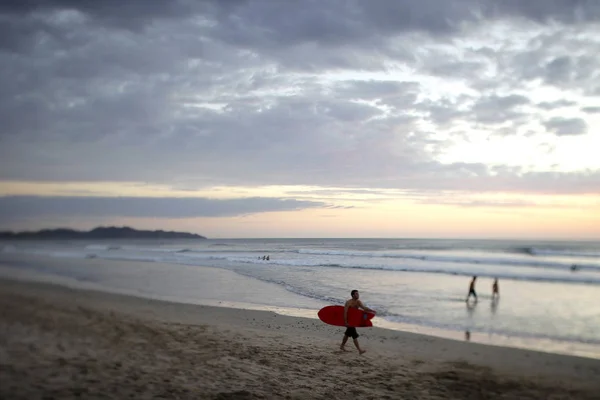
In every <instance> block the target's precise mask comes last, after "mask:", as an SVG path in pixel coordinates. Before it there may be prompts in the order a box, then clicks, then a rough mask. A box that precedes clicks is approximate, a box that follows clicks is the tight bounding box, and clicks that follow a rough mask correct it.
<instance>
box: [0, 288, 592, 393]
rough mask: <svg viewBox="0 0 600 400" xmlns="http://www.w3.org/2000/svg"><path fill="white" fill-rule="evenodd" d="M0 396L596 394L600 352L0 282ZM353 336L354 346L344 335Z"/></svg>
mask: <svg viewBox="0 0 600 400" xmlns="http://www.w3.org/2000/svg"><path fill="white" fill-rule="evenodd" d="M0 303H1V304H0V310H1V314H0V381H1V382H3V383H2V385H0V397H1V398H6V399H42V398H43V399H50V398H56V399H65V398H186V399H187V398H190V399H192V398H194V399H198V398H203V399H204V398H206V399H254V398H266V399H270V398H284V399H305V398H306V399H310V398H328V399H342V398H343V399H347V398H365V399H382V398H383V399H385V398H387V399H395V398H415V399H416V398H418V399H496V398H498V399H516V398H531V399H541V398H544V399H570V398H572V399H597V398H598V393H600V361H599V360H595V359H587V358H578V357H571V356H563V355H555V354H546V353H541V352H534V351H527V350H520V349H509V348H502V347H494V346H487V345H481V344H475V343H467V342H458V341H452V340H447V339H441V338H434V337H430V336H423V335H417V334H412V333H404V332H398V331H391V330H385V329H381V328H368V329H366V330H362V331H361V332H360V333H362V336H361V338H360V341H361V345H362V346H363V347H364V348H365V349H366V350H367V353H366V354H364V355H362V356H361V355H359V354H358V353H357V352H356V351H354V349H353V348H352V346H348V350H350V351H347V352H342V351H340V349H339V344H340V341H341V338H342V332H343V330H342V329H340V328H335V327H331V326H327V325H324V324H323V323H321V322H320V321H318V320H314V319H307V318H297V317H290V316H283V315H278V314H275V313H273V312H269V311H254V310H241V309H233V308H224V307H209V306H198V305H188V304H178V303H169V302H162V301H154V300H148V299H142V298H136V297H129V296H123V295H115V294H108V293H102V292H96V291H83V290H75V289H68V288H64V287H60V286H55V285H50V284H42V283H25V282H16V281H10V280H2V281H0ZM349 344H351V343H349Z"/></svg>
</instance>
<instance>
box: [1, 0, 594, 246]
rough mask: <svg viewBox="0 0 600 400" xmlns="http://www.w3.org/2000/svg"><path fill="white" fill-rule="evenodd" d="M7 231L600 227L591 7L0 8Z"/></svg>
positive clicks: (230, 2)
mask: <svg viewBox="0 0 600 400" xmlns="http://www.w3.org/2000/svg"><path fill="white" fill-rule="evenodd" d="M0 68H1V70H2V74H0V87H2V90H1V91H0V121H2V124H1V125H0V230H35V229H41V228H54V227H71V228H75V229H90V228H93V227H95V226H99V225H115V226H125V225H127V226H132V227H135V228H138V229H168V230H180V231H188V232H195V233H199V234H202V235H204V236H207V237H209V238H245V237H391V238H403V237H424V238H437V237H439V238H525V239H527V238H536V239H538V238H539V239H600V155H599V154H600V2H598V1H596V0H528V1H522V0H504V1H494V0H372V1H368V2H367V1H360V0H327V1H322V0H321V1H316V0H315V1H313V0H304V1H299V0H298V1H296V0H290V1H277V0H205V1H185V0H181V1H180V0H154V1H152V2H149V1H145V0H129V1H127V2H121V1H115V0H105V1H101V2H100V1H95V0H94V1H92V0H77V1H74V0H44V1H42V0H26V1H3V2H1V3H0Z"/></svg>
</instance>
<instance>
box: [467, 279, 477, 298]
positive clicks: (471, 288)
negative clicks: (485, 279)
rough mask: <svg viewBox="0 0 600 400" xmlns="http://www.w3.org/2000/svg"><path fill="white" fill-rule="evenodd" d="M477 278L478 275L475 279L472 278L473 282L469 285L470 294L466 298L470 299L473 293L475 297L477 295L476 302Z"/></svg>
mask: <svg viewBox="0 0 600 400" xmlns="http://www.w3.org/2000/svg"><path fill="white" fill-rule="evenodd" d="M476 280H477V277H476V276H474V277H473V279H471V284H470V285H469V294H468V295H467V299H466V300H465V301H466V302H468V301H469V299H470V298H471V295H473V297H475V302H477V293H475V281H476Z"/></svg>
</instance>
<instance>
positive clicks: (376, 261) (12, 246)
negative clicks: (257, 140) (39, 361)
mask: <svg viewBox="0 0 600 400" xmlns="http://www.w3.org/2000/svg"><path fill="white" fill-rule="evenodd" d="M267 256H268V258H269V259H268V260H267V259H266V257H267ZM59 260H63V261H62V262H57V261H59ZM67 261H68V262H67ZM128 261H136V263H128ZM0 265H2V268H0V275H3V276H8V277H14V276H17V275H18V276H19V277H21V278H22V277H25V278H26V279H34V280H44V281H51V282H54V283H59V284H65V285H70V286H82V287H92V288H94V289H99V290H106V291H113V292H120V293H129V294H133V295H136V296H143V297H149V298H159V299H168V300H172V301H179V302H185V303H197V304H222V305H228V306H240V307H248V308H256V309H271V310H273V309H274V310H280V311H281V312H282V313H289V314H293V315H298V316H309V317H312V318H316V312H317V310H318V308H320V307H322V306H325V305H329V304H343V302H344V301H345V300H346V299H348V298H349V297H350V291H351V290H352V289H358V290H359V291H360V293H361V300H362V301H363V302H364V303H365V304H366V305H368V306H369V307H371V308H373V309H375V310H377V312H378V315H377V318H375V319H374V320H373V321H374V325H375V326H381V327H385V328H390V329H399V330H407V331H412V332H417V333H424V334H430V335H436V336H442V337H448V338H452V339H457V340H465V337H466V336H465V332H467V331H468V332H469V334H470V340H471V341H474V342H481V343H489V344H494V345H502V346H512V347H522V348H528V349H535V350H542V351H548V352H556V353H562V354H572V355H580V356H587V357H594V358H600V301H599V300H600V242H593V241H582V242H575V241H517V240H442V239H439V240H432V239H229V240H216V239H208V240H179V241H170V240H138V241H136V240H105V241H93V242H90V241H5V242H0ZM203 267H211V268H212V269H217V270H219V271H222V272H223V273H225V271H227V274H229V275H222V278H219V279H217V281H216V282H209V283H208V284H209V286H208V288H209V289H210V290H206V289H204V290H198V288H199V287H204V288H206V287H207V286H206V285H207V282H202V280H205V279H206V278H205V277H206V275H205V274H203V273H202V271H203V269H202V268H203ZM219 276H221V275H219ZM472 276H477V277H478V279H477V284H476V290H477V294H478V301H477V303H474V302H469V303H467V302H465V298H466V295H467V293H468V288H469V282H470V280H471V277H472ZM234 277H235V278H234ZM495 278H498V280H499V287H500V298H499V300H498V301H492V296H491V294H492V293H491V291H492V283H493V280H494V279H495ZM244 282H261V286H260V289H254V291H252V290H251V289H250V288H253V287H254V286H252V285H246V284H245V283H244ZM90 285H91V286H90Z"/></svg>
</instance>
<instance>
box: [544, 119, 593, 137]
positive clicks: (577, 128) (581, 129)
mask: <svg viewBox="0 0 600 400" xmlns="http://www.w3.org/2000/svg"><path fill="white" fill-rule="evenodd" d="M544 126H545V127H546V129H547V130H548V131H549V132H552V133H554V134H556V135H558V136H567V135H583V134H584V133H586V132H587V124H586V122H585V121H584V120H582V119H581V118H562V117H555V118H551V119H549V120H547V121H545V122H544Z"/></svg>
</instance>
